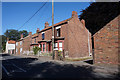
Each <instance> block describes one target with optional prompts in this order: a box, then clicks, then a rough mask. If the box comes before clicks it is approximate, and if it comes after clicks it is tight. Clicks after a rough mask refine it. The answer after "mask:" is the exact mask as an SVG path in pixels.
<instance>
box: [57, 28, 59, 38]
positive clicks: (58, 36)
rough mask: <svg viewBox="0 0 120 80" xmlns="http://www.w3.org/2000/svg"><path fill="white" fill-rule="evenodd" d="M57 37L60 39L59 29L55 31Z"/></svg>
mask: <svg viewBox="0 0 120 80" xmlns="http://www.w3.org/2000/svg"><path fill="white" fill-rule="evenodd" d="M57 37H60V28H59V29H57Z"/></svg>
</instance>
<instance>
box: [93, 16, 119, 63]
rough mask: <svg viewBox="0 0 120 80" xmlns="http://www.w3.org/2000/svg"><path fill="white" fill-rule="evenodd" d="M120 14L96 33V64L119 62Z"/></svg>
mask: <svg viewBox="0 0 120 80" xmlns="http://www.w3.org/2000/svg"><path fill="white" fill-rule="evenodd" d="M118 18H119V19H120V15H119V16H118V17H116V18H115V19H113V20H112V21H111V22H109V23H108V24H107V25H105V26H104V27H103V28H102V29H101V30H99V31H98V32H97V33H96V34H95V35H94V47H95V49H94V54H95V55H94V56H95V64H119V58H120V55H119V52H120V51H118V50H119V49H120V47H119V45H118V44H120V36H119V34H118V31H120V29H119V26H120V25H118V24H120V22H118V21H119V19H118ZM118 36H119V38H118Z"/></svg>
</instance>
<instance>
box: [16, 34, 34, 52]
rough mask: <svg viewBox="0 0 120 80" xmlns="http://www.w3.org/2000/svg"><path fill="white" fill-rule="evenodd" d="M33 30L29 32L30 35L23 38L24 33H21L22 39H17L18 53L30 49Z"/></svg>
mask: <svg viewBox="0 0 120 80" xmlns="http://www.w3.org/2000/svg"><path fill="white" fill-rule="evenodd" d="M31 37H32V32H29V35H28V36H26V37H24V38H23V34H21V39H20V40H18V41H16V54H23V53H25V52H26V51H30V44H31V39H32V38H31Z"/></svg>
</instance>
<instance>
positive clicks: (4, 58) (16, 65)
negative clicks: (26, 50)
mask: <svg viewBox="0 0 120 80" xmlns="http://www.w3.org/2000/svg"><path fill="white" fill-rule="evenodd" d="M3 59H5V58H4V57H3ZM7 62H8V63H11V64H12V65H13V66H15V67H17V68H18V69H19V70H21V71H23V72H27V71H26V70H24V69H22V68H20V67H18V66H17V65H15V64H14V63H12V62H9V61H7ZM4 68H5V67H4Z"/></svg>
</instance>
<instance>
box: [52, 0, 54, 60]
mask: <svg viewBox="0 0 120 80" xmlns="http://www.w3.org/2000/svg"><path fill="white" fill-rule="evenodd" d="M52 54H53V55H52V59H53V60H54V3H53V0H52Z"/></svg>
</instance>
